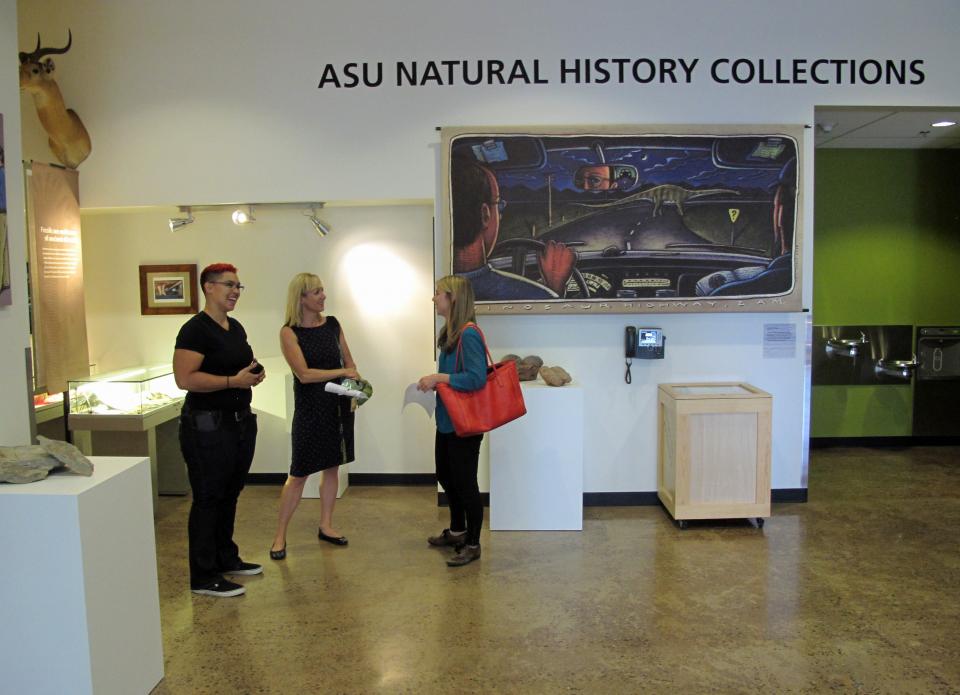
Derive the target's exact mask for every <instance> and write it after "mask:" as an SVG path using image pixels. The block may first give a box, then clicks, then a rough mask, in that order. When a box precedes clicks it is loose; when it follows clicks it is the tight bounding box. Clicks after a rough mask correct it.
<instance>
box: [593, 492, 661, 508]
mask: <svg viewBox="0 0 960 695" xmlns="http://www.w3.org/2000/svg"><path fill="white" fill-rule="evenodd" d="M654 504H660V498H659V497H657V493H656V492H585V493H583V506H584V507H649V506H651V505H654Z"/></svg>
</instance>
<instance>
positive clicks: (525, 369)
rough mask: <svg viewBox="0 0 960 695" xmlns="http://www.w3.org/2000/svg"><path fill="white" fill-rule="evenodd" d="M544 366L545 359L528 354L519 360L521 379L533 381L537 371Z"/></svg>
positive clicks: (518, 370) (518, 367)
mask: <svg viewBox="0 0 960 695" xmlns="http://www.w3.org/2000/svg"><path fill="white" fill-rule="evenodd" d="M542 366H543V360H542V359H540V358H539V357H538V356H537V355H527V356H526V357H524V358H523V359H522V360H520V361H519V362H517V373H518V374H519V375H520V381H533V380H534V379H536V378H537V372H539V371H540V367H542Z"/></svg>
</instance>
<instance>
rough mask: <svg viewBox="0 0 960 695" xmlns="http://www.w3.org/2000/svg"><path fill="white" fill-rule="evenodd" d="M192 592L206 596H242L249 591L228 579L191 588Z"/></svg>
mask: <svg viewBox="0 0 960 695" xmlns="http://www.w3.org/2000/svg"><path fill="white" fill-rule="evenodd" d="M190 591H192V592H193V593H195V594H203V595H204V596H223V597H228V596H240V595H242V594H245V593H247V590H246V589H244V588H243V587H242V586H240V585H239V584H234V583H233V582H231V581H227V580H226V579H218V580H216V581H215V582H210V583H209V584H207V585H206V586H201V587H196V588H195V587H190Z"/></svg>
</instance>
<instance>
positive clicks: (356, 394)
mask: <svg viewBox="0 0 960 695" xmlns="http://www.w3.org/2000/svg"><path fill="white" fill-rule="evenodd" d="M323 390H324V391H326V392H327V393H335V394H337V395H338V396H346V397H347V398H359V399H360V400H361V401H365V400H367V394H365V393H364V392H363V391H355V390H353V389H348V388H346V387H344V386H341V385H340V384H335V383H333V382H332V381H328V382H327V384H326V386H324V387H323Z"/></svg>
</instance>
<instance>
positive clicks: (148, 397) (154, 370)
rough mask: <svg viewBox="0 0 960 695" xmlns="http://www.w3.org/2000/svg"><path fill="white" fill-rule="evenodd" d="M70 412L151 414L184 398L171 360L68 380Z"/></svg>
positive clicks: (72, 413) (85, 413)
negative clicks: (165, 362) (161, 363)
mask: <svg viewBox="0 0 960 695" xmlns="http://www.w3.org/2000/svg"><path fill="white" fill-rule="evenodd" d="M67 387H68V390H69V398H70V414H71V415H148V414H150V413H152V412H154V411H156V410H158V409H161V408H163V407H164V406H169V405H172V404H174V403H176V404H177V405H178V406H179V405H180V403H181V402H182V400H183V397H184V395H185V392H184V391H182V390H181V389H179V388H178V387H177V384H176V382H175V381H174V378H173V368H172V367H171V366H170V365H169V364H163V365H157V366H153V367H133V368H130V369H122V370H118V371H115V372H108V373H106V374H97V375H96V376H89V377H82V378H79V379H71V380H69V381H68V382H67Z"/></svg>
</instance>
